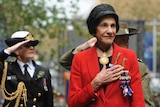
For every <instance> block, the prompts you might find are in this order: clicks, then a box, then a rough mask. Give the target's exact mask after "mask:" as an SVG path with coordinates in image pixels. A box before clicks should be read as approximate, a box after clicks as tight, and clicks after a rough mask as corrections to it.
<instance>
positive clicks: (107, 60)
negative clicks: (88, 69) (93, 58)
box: [99, 52, 109, 65]
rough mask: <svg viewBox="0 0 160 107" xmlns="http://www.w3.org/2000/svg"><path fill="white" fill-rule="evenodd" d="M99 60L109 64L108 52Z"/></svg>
mask: <svg viewBox="0 0 160 107" xmlns="http://www.w3.org/2000/svg"><path fill="white" fill-rule="evenodd" d="M99 62H100V63H101V64H102V65H106V64H108V62H109V58H108V57H107V56H106V53H105V52H103V55H102V56H101V57H100V59H99Z"/></svg>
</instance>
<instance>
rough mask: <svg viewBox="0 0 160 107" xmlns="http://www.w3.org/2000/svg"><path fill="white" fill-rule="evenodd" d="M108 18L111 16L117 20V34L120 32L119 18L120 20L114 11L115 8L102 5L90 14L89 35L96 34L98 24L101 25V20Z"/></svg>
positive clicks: (88, 19)
mask: <svg viewBox="0 0 160 107" xmlns="http://www.w3.org/2000/svg"><path fill="white" fill-rule="evenodd" d="M106 16H111V17H113V18H114V19H115V21H116V32H118V30H119V18H118V15H117V14H116V12H115V11H114V8H113V7H112V6H111V5H109V4H100V5H97V6H96V7H95V8H93V9H92V11H91V12H90V14H89V16H88V18H87V26H88V30H89V33H90V34H91V35H95V34H96V28H97V26H98V24H99V23H100V21H101V19H102V18H104V17H106Z"/></svg>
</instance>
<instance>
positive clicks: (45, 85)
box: [43, 78, 48, 91]
mask: <svg viewBox="0 0 160 107" xmlns="http://www.w3.org/2000/svg"><path fill="white" fill-rule="evenodd" d="M43 86H44V90H45V91H48V88H47V82H46V79H45V78H44V79H43Z"/></svg>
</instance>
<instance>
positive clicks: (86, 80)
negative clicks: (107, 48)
mask: <svg viewBox="0 0 160 107" xmlns="http://www.w3.org/2000/svg"><path fill="white" fill-rule="evenodd" d="M118 53H120V57H119V58H118V60H117V64H122V62H123V61H122V60H123V59H124V58H127V60H126V61H125V63H124V67H125V69H126V70H128V71H129V75H130V76H131V82H130V87H131V89H132V90H133V92H134V93H133V95H132V96H131V97H128V96H127V97H123V94H122V89H121V88H120V80H117V81H115V82H112V83H110V84H108V85H107V87H106V91H105V93H104V89H103V87H102V88H100V89H99V90H98V92H97V93H94V91H93V88H92V86H91V81H92V80H93V78H94V77H95V76H96V74H97V73H98V72H100V68H99V63H98V56H97V52H96V47H95V46H94V47H92V48H90V49H88V50H86V51H83V52H80V53H78V54H76V55H75V56H74V59H73V62H72V67H71V77H70V85H69V95H68V105H69V107H145V102H144V97H143V92H142V85H141V77H140V71H139V67H138V62H137V57H136V54H135V52H134V51H132V50H129V49H125V48H121V47H119V46H117V45H116V44H113V55H112V61H111V63H114V60H115V59H116V57H117V54H118Z"/></svg>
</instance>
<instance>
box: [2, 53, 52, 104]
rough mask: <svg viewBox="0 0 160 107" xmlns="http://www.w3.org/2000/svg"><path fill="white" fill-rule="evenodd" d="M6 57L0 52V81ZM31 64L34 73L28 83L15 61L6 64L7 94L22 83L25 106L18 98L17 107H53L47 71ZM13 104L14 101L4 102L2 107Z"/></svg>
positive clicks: (6, 55) (49, 76)
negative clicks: (25, 94)
mask: <svg viewBox="0 0 160 107" xmlns="http://www.w3.org/2000/svg"><path fill="white" fill-rule="evenodd" d="M7 57H8V54H6V53H5V52H4V51H2V52H0V80H2V75H3V69H4V60H6V59H7ZM32 62H33V65H34V66H35V72H34V76H33V78H31V80H30V81H28V80H27V79H26V78H25V76H24V74H22V71H21V69H20V67H19V65H18V63H17V61H15V62H8V63H7V64H8V69H7V75H6V81H5V88H6V90H7V91H8V92H9V93H12V92H15V91H17V85H18V83H20V82H23V83H24V84H25V87H26V89H27V102H26V106H25V102H24V99H23V98H20V102H19V107H53V92H52V91H53V90H52V86H51V75H50V73H49V70H48V69H46V68H43V67H42V66H39V65H37V64H36V63H35V62H34V61H32ZM4 78H5V77H4ZM8 97H9V96H8ZM15 103H16V99H13V100H12V101H8V100H5V102H4V104H3V106H4V107H6V105H8V104H9V107H14V105H15Z"/></svg>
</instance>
